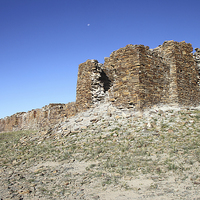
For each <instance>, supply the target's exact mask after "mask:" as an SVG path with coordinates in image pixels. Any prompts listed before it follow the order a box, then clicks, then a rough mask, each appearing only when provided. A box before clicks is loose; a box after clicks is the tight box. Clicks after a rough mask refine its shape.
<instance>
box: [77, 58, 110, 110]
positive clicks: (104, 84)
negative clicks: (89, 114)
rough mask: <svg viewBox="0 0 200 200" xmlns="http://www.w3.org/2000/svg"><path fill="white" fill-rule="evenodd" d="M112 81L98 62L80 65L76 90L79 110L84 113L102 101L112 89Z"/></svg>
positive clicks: (87, 62)
mask: <svg viewBox="0 0 200 200" xmlns="http://www.w3.org/2000/svg"><path fill="white" fill-rule="evenodd" d="M110 82H111V81H110V80H109V79H108V77H107V75H106V74H105V72H104V71H103V65H102V64H101V63H99V62H98V61H97V60H87V61H86V62H85V63H82V64H80V65H79V70H78V80H77V88H76V107H77V110H78V111H79V112H80V111H84V110H86V109H88V108H90V107H91V106H92V105H94V104H96V103H98V102H100V101H102V100H103V99H104V98H105V96H106V94H105V93H106V91H108V89H109V88H110Z"/></svg>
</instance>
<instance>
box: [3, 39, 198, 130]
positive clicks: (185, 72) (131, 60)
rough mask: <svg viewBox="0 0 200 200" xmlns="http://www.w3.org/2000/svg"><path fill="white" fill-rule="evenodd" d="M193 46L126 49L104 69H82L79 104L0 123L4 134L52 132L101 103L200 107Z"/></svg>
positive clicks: (92, 65) (89, 65)
mask: <svg viewBox="0 0 200 200" xmlns="http://www.w3.org/2000/svg"><path fill="white" fill-rule="evenodd" d="M195 50H196V52H195V53H194V54H192V51H193V48H192V45H191V44H190V43H186V42H184V41H183V42H175V41H166V42H164V43H163V44H162V45H160V46H159V47H157V48H155V49H149V47H148V46H144V45H127V46H125V47H123V48H120V49H118V50H117V51H114V52H113V53H111V55H110V57H108V58H105V62H104V64H101V63H99V62H98V61H97V60H87V61H86V62H84V63H81V64H80V65H79V70H78V80H77V89H76V102H73V103H68V104H50V105H48V106H45V107H43V108H42V109H35V110H32V111H29V112H27V113H16V114H14V115H12V116H10V117H6V118H4V119H0V132H1V131H13V130H21V129H41V128H43V129H48V128H51V127H52V126H54V125H55V124H57V123H59V122H61V121H64V120H66V119H67V118H69V117H71V116H73V115H75V114H76V113H78V112H82V111H85V110H87V109H89V108H91V107H92V106H95V105H97V104H99V103H104V102H107V101H109V102H112V104H114V105H115V106H117V107H118V108H133V109H136V110H138V109H146V108H149V107H151V106H153V105H156V104H173V105H177V106H179V105H181V106H196V105H198V104H199V97H200V90H199V80H200V78H199V77H200V76H199V73H200V49H199V48H196V49H195Z"/></svg>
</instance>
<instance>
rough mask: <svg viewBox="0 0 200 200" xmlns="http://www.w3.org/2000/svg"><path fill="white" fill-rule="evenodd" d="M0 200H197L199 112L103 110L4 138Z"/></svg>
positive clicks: (1, 135) (1, 142)
mask: <svg viewBox="0 0 200 200" xmlns="http://www.w3.org/2000/svg"><path fill="white" fill-rule="evenodd" d="M0 180H1V181H0V199H2V200H5V199H39V200H42V199H70V200H72V199H94V200H98V199H100V200H114V199H116V200H127V199H131V200H132V199H159V200H160V199H193V200H194V199H195V200H197V199H199V200H200V108H199V107H198V108H189V109H186V108H177V107H173V106H163V107H154V108H152V109H151V110H146V111H144V112H134V111H130V110H129V111H128V110H125V109H121V110H120V109H117V108H115V107H113V106H112V105H111V104H109V103H107V104H101V105H99V106H96V107H94V108H92V109H90V110H88V111H86V112H84V113H80V114H78V115H77V116H75V117H73V118H70V119H68V120H67V121H66V122H64V123H60V124H58V125H57V126H56V127H54V128H53V129H49V130H48V131H43V130H41V131H39V132H35V131H20V132H14V133H13V132H12V133H0Z"/></svg>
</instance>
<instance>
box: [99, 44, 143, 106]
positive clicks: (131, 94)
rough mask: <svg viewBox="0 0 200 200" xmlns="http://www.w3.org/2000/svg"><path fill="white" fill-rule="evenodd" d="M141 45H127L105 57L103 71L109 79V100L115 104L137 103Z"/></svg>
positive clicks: (135, 104)
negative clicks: (110, 85)
mask: <svg viewBox="0 0 200 200" xmlns="http://www.w3.org/2000/svg"><path fill="white" fill-rule="evenodd" d="M141 48H145V47H144V46H142V45H127V46H126V47H124V48H121V49H119V50H117V51H114V52H113V53H112V54H111V55H110V57H109V58H105V63H104V68H103V69H104V71H105V73H106V74H107V76H108V78H109V79H110V80H111V83H112V87H111V88H110V89H109V91H108V92H109V97H110V101H112V102H113V103H114V104H115V105H116V106H126V107H133V106H137V105H138V104H139V101H140V100H139V70H140V63H139V49H141Z"/></svg>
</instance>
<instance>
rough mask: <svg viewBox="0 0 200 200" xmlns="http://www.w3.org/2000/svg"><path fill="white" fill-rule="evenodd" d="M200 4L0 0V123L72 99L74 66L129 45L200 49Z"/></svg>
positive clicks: (192, 0)
mask: <svg viewBox="0 0 200 200" xmlns="http://www.w3.org/2000/svg"><path fill="white" fill-rule="evenodd" d="M199 9H200V0H0V118H3V117H5V116H10V115H12V114H14V113H16V112H22V111H23V112H24V111H25V112H26V111H29V110H32V109H35V108H41V107H43V106H45V105H47V104H49V103H68V102H72V101H75V99H76V82H77V73H78V65H79V64H80V63H83V62H85V61H86V60H87V59H97V60H98V61H99V62H101V63H103V62H104V57H109V55H110V54H111V53H112V52H113V51H114V50H117V49H119V48H121V47H124V46H126V45H127V44H144V45H147V46H149V47H150V48H155V47H157V46H158V45H161V44H162V43H163V42H164V41H165V40H175V41H178V42H180V41H183V40H185V41H186V42H187V43H191V44H192V45H193V48H196V47H200V11H199Z"/></svg>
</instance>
